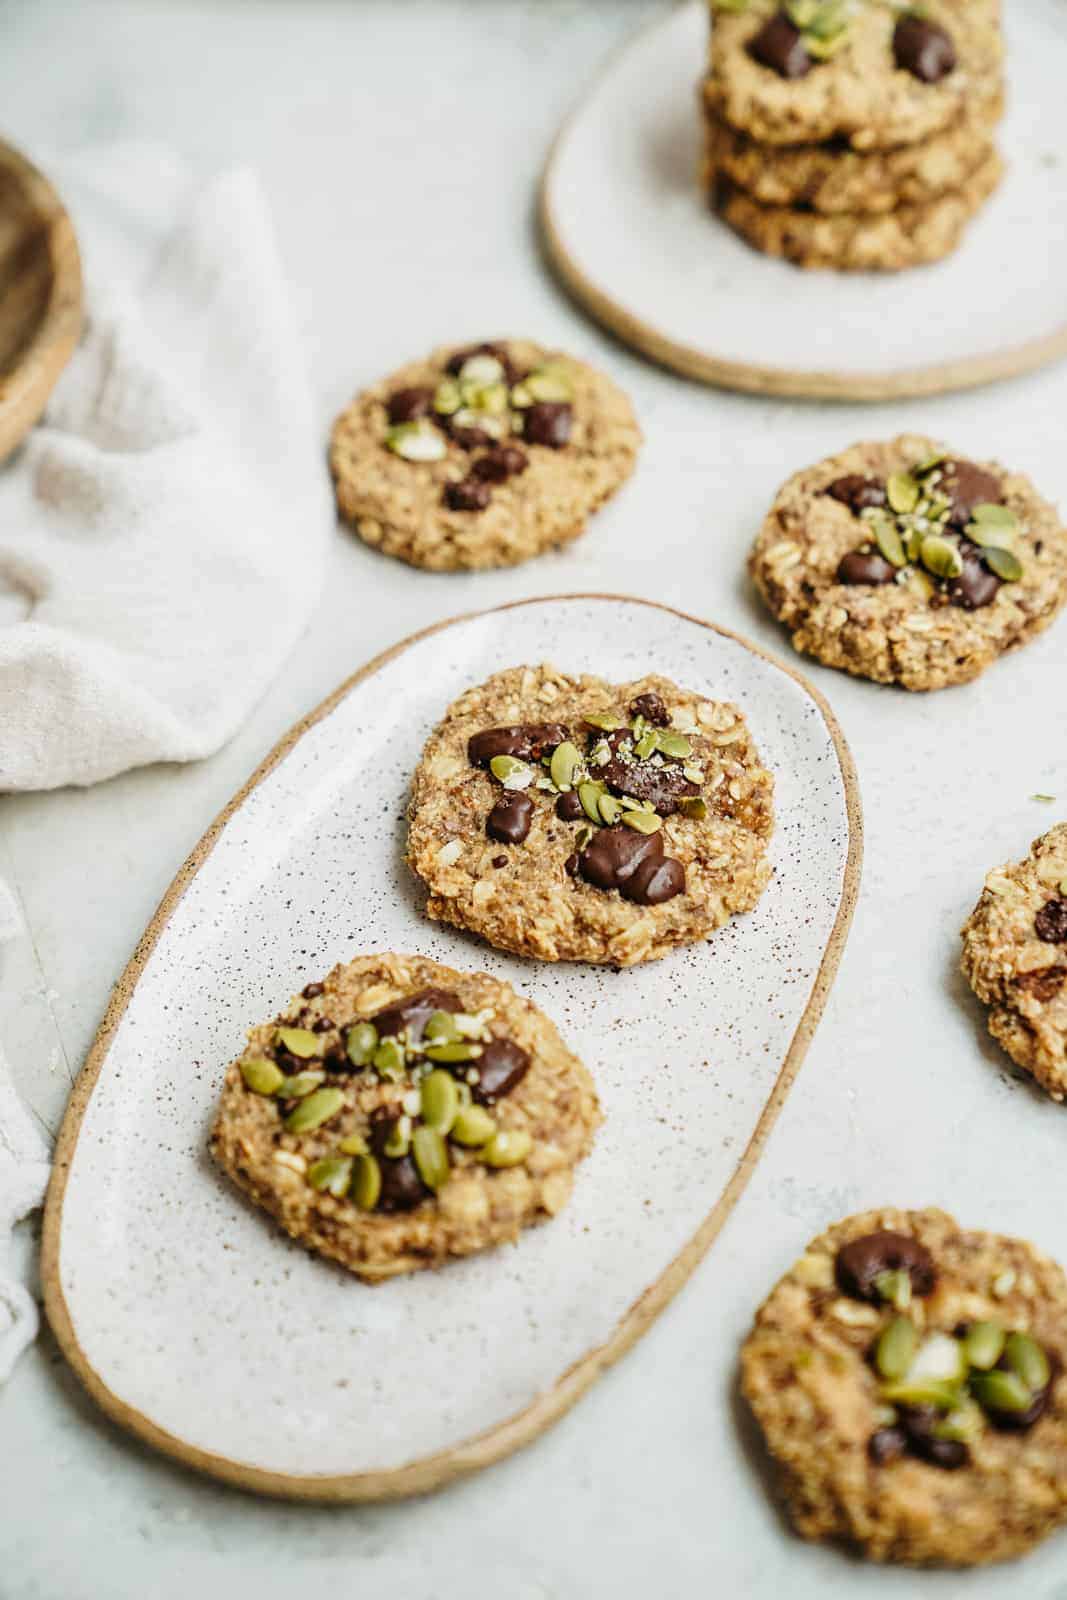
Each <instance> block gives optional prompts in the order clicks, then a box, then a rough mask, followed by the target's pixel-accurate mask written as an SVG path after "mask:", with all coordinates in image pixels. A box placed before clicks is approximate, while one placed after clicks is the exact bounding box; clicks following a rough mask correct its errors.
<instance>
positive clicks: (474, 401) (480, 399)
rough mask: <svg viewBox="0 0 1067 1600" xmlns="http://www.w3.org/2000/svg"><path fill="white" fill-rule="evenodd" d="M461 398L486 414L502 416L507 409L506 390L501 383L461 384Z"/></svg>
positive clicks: (505, 386)
mask: <svg viewBox="0 0 1067 1600" xmlns="http://www.w3.org/2000/svg"><path fill="white" fill-rule="evenodd" d="M461 387H462V391H463V398H464V400H465V401H466V402H467V404H468V405H469V406H473V407H474V409H475V411H482V412H484V413H485V414H486V416H490V417H502V416H503V415H504V412H505V411H506V410H507V409H508V390H507V385H506V384H503V383H489V384H484V385H482V384H475V383H464V384H462V386H461Z"/></svg>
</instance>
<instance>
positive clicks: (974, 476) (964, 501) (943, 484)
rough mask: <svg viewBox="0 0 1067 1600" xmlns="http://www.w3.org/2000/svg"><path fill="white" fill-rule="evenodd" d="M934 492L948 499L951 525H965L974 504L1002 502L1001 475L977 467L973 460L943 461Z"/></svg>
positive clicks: (960, 526)
mask: <svg viewBox="0 0 1067 1600" xmlns="http://www.w3.org/2000/svg"><path fill="white" fill-rule="evenodd" d="M936 492H937V493H938V494H943V495H945V496H946V498H947V499H948V500H949V502H950V510H949V514H948V520H949V525H950V527H953V528H965V527H966V526H967V524H968V522H970V520H971V517H972V514H973V512H974V508H975V506H999V505H1002V504H1003V503H1004V489H1003V486H1002V484H1001V482H1000V479H999V478H994V476H993V474H992V473H991V472H986V470H985V468H984V467H976V466H975V464H974V462H973V461H945V462H943V463H942V466H941V479H940V482H939V483H938V484H937V485H936Z"/></svg>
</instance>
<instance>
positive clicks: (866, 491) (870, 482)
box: [824, 472, 885, 516]
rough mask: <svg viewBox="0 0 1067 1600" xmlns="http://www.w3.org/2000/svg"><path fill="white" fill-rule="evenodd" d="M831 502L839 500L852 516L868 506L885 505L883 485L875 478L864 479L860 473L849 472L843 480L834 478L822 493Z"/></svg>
mask: <svg viewBox="0 0 1067 1600" xmlns="http://www.w3.org/2000/svg"><path fill="white" fill-rule="evenodd" d="M824 492H825V493H826V494H828V495H829V496H830V498H831V500H840V502H841V504H842V505H843V506H848V509H849V510H850V511H851V512H852V514H853V515H854V516H858V515H859V513H860V512H861V511H864V510H866V508H867V507H868V506H884V505H885V484H884V483H880V482H879V480H878V479H877V478H869V477H865V476H864V474H863V473H861V472H849V473H847V474H846V476H845V477H843V478H835V479H834V481H833V483H831V484H829V485H828V486H827V488H826V490H825V491H824Z"/></svg>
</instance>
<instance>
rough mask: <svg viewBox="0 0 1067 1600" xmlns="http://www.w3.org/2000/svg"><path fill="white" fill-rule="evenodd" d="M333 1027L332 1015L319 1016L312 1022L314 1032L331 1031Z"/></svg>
mask: <svg viewBox="0 0 1067 1600" xmlns="http://www.w3.org/2000/svg"><path fill="white" fill-rule="evenodd" d="M332 1027H333V1020H332V1018H330V1017H318V1018H317V1019H316V1020H315V1021H314V1022H313V1023H312V1024H311V1031H312V1033H329V1032H330V1029H331V1028H332Z"/></svg>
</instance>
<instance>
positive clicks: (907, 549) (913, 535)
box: [904, 528, 923, 561]
mask: <svg viewBox="0 0 1067 1600" xmlns="http://www.w3.org/2000/svg"><path fill="white" fill-rule="evenodd" d="M922 551H923V535H922V534H921V533H920V532H919V530H918V528H909V529H908V530H907V532H906V533H905V534H904V554H905V555H906V556H907V558H908V560H909V561H918V560H919V559H920V558H921V556H922Z"/></svg>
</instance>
